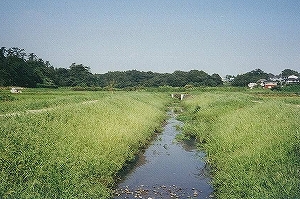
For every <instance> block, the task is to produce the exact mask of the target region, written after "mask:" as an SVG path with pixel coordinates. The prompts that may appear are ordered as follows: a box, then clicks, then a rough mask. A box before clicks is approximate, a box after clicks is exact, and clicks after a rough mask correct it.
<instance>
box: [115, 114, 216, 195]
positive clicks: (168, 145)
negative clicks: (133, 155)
mask: <svg viewBox="0 0 300 199" xmlns="http://www.w3.org/2000/svg"><path fill="white" fill-rule="evenodd" d="M168 115H169V116H170V117H169V119H168V120H167V123H166V125H165V126H164V129H163V132H162V133H161V134H159V135H158V136H157V137H156V139H155V140H154V141H153V143H152V144H151V145H149V147H148V148H147V149H146V150H145V151H144V153H143V154H141V155H140V156H139V158H138V160H137V162H136V163H135V166H134V168H133V169H132V170H130V172H129V173H128V174H127V175H126V176H125V177H124V179H123V180H122V181H120V183H119V184H118V186H117V188H116V190H115V192H114V198H115V199H121V198H146V199H154V198H213V197H214V196H213V188H212V186H211V184H210V178H209V176H208V171H207V168H206V164H205V162H204V157H205V153H204V152H202V151H199V150H198V149H196V146H195V144H194V143H193V141H189V142H178V141H176V140H175V136H176V135H177V134H178V133H180V131H179V130H178V127H180V126H182V125H183V123H182V122H180V121H178V120H177V119H176V115H175V114H174V112H173V111H170V112H168Z"/></svg>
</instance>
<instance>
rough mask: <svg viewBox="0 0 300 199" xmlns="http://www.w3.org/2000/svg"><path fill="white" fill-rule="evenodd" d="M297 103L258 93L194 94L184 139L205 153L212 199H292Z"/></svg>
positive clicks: (299, 183)
mask: <svg viewBox="0 0 300 199" xmlns="http://www.w3.org/2000/svg"><path fill="white" fill-rule="evenodd" d="M299 105H300V98H299V96H297V95H286V94H281V93H274V92H273V93H272V94H270V91H267V92H266V94H265V93H264V92H262V91H260V92H259V93H256V92H255V91H251V92H230V91H228V92H223V91H210V92H196V91H195V92H194V93H192V96H191V97H190V98H188V99H186V100H185V101H184V106H185V109H186V110H187V111H186V112H185V114H184V115H182V116H181V119H182V120H184V122H185V127H184V132H185V134H186V135H189V136H194V137H196V138H197V140H198V142H199V143H200V146H201V147H203V148H204V149H205V150H206V152H207V161H208V163H209V164H210V165H211V172H212V177H213V185H214V188H215V191H216V196H217V197H218V198H222V199H223V198H298V197H299V195H300V191H299V187H300V177H299V176H300V170H299V168H300V147H299V146H300V127H299V122H300V120H299V115H300V107H299Z"/></svg>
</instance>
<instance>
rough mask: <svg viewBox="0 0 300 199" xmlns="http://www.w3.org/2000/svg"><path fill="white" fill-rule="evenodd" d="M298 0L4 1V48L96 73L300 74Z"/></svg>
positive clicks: (1, 30) (0, 13)
mask: <svg viewBox="0 0 300 199" xmlns="http://www.w3.org/2000/svg"><path fill="white" fill-rule="evenodd" d="M299 11H300V1H298V0H260V1H256V0H252V1H246V0H235V1H234V0H226V1H221V0H219V1H217V0H185V1H183V0H107V1H104V0H98V1H96V0H72V1H71V0H65V1H60V0H47V1H46V0H22V1H19V0H2V1H1V6H0V19H1V20H0V27H1V28H0V35H1V39H0V46H5V47H7V48H9V47H20V48H24V49H25V50H26V52H27V53H31V52H34V53H35V54H37V55H38V56H39V57H40V58H42V59H43V60H45V61H46V60H49V61H50V63H51V64H52V65H53V66H54V67H64V68H68V67H69V66H70V65H71V63H73V62H75V63H77V64H83V65H85V66H89V67H90V68H91V72H92V73H106V72H108V71H125V70H132V69H136V70H140V71H153V72H162V73H164V72H168V73H171V72H174V71H175V70H182V71H189V70H192V69H197V70H204V71H205V72H207V73H209V74H212V73H218V74H220V75H221V76H224V75H227V74H230V75H237V74H241V73H246V72H249V71H251V70H254V69H257V68H260V69H262V70H264V71H265V72H270V73H273V74H279V73H280V72H281V71H282V70H284V69H286V68H289V69H293V70H297V71H300V25H299V24H300V12H299Z"/></svg>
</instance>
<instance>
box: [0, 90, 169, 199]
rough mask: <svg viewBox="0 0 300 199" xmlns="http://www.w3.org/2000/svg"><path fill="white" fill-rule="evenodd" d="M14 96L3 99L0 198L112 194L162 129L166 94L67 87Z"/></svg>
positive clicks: (76, 196)
mask: <svg viewBox="0 0 300 199" xmlns="http://www.w3.org/2000/svg"><path fill="white" fill-rule="evenodd" d="M1 92H2V93H4V91H1ZM2 93H1V94H2ZM14 98H15V100H3V101H1V102H0V103H1V109H2V113H1V114H2V116H0V122H1V126H0V131H1V134H0V156H1V158H0V168H1V170H0V198H109V197H110V188H111V187H112V186H113V185H114V182H115V180H116V178H117V173H118V172H119V171H120V170H121V169H122V168H123V167H124V166H125V165H126V164H127V163H128V162H129V161H131V160H133V159H134V158H135V155H136V154H137V153H138V151H139V150H140V148H141V147H144V146H145V145H146V144H147V143H148V142H149V139H151V137H152V135H153V133H154V132H155V131H157V130H159V129H160V128H161V122H162V121H163V119H164V117H165V107H166V104H167V103H168V100H169V99H168V98H167V97H166V94H165V93H154V92H153V93H148V92H114V93H112V92H87V91H85V92H82V91H80V92H79V91H77V92H75V91H67V90H66V89H64V90H56V91H53V90H24V91H23V93H22V94H19V95H14ZM2 103H3V104H2ZM6 107H9V108H6ZM16 107H17V108H16ZM26 109H43V110H44V111H40V112H39V111H37V112H25V111H26ZM15 111H18V112H20V111H21V112H22V111H23V112H22V113H21V114H18V115H14V114H12V113H13V112H15ZM5 114H6V115H5Z"/></svg>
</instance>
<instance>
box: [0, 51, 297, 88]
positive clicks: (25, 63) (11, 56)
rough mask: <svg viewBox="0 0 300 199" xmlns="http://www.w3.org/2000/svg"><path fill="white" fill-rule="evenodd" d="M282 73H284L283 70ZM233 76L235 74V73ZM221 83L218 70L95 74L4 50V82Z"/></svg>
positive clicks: (0, 75) (0, 68) (244, 79)
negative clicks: (56, 65)
mask: <svg viewBox="0 0 300 199" xmlns="http://www.w3.org/2000/svg"><path fill="white" fill-rule="evenodd" d="M284 72H285V73H288V74H294V75H299V73H298V72H297V71H293V70H290V69H286V70H284V71H283V73H284ZM283 73H282V74H283ZM272 76H274V75H272V74H267V73H265V72H263V71H262V70H260V69H256V70H254V71H251V72H249V73H246V74H243V75H238V76H237V77H235V78H234V81H233V82H232V85H233V86H246V85H247V84H248V83H249V82H253V81H257V80H258V79H261V78H264V79H267V78H270V77H272ZM232 77H233V76H232ZM187 85H190V86H220V85H223V81H222V78H221V77H220V75H218V74H212V75H209V74H207V73H206V72H204V71H202V70H201V71H199V70H191V71H189V72H185V71H175V72H173V73H156V72H151V71H148V72H143V71H137V70H129V71H114V72H107V73H105V74H92V73H91V71H90V68H89V67H87V66H84V65H83V64H76V63H72V64H71V66H70V67H69V68H55V67H53V66H52V65H51V64H50V62H49V61H44V60H43V59H41V58H39V57H38V56H37V55H36V54H34V53H29V54H27V53H26V52H25V50H24V49H20V48H17V47H13V48H9V49H7V48H6V47H2V48H1V51H0V86H21V87H49V88H55V87H70V86H71V87H78V86H80V87H102V88H104V87H110V88H130V87H141V86H143V87H159V86H172V87H183V86H187Z"/></svg>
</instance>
